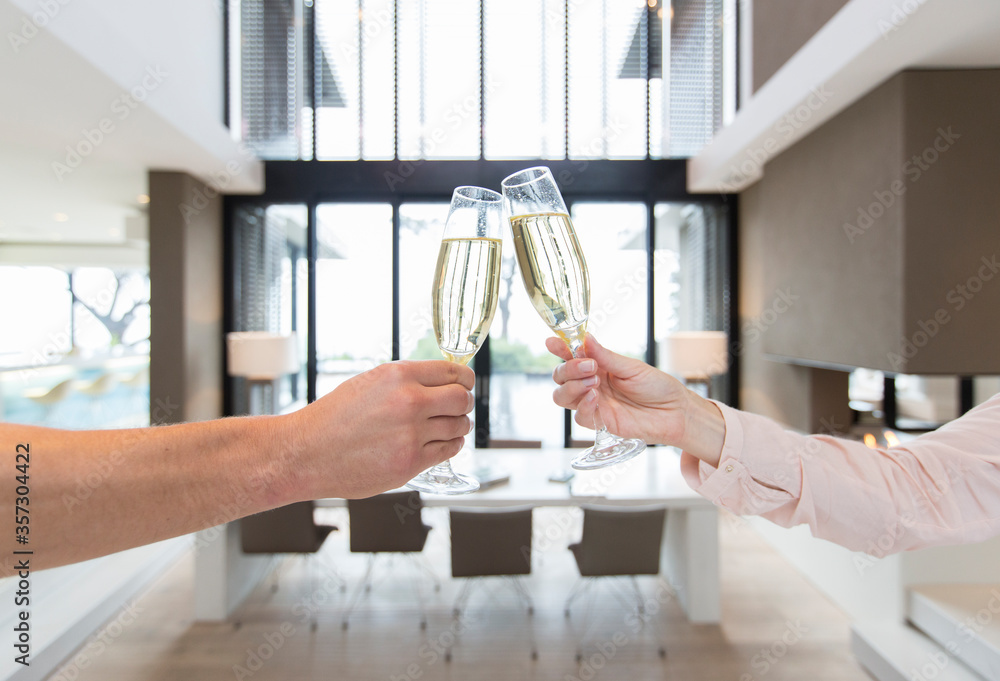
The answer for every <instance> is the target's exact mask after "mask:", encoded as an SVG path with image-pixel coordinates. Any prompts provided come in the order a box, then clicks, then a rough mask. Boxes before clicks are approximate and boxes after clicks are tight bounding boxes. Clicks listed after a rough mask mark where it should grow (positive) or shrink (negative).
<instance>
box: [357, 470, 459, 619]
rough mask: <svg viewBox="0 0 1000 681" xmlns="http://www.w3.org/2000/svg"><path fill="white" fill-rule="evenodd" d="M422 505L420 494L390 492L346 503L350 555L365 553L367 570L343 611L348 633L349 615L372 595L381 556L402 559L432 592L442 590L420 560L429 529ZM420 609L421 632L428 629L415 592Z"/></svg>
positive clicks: (420, 601) (418, 588)
mask: <svg viewBox="0 0 1000 681" xmlns="http://www.w3.org/2000/svg"><path fill="white" fill-rule="evenodd" d="M422 511H423V501H422V499H421V498H420V492H416V491H412V490H408V491H405V492H389V493H386V494H379V495H377V496H374V497H369V498H367V499H348V500H347V514H348V518H349V522H350V525H351V534H350V550H351V553H367V554H369V555H368V567H367V569H366V570H365V575H364V578H363V579H362V581H361V583H360V584H359V585H358V588H357V590H356V591H355V592H354V596H353V597H352V598H351V601H350V602H349V603H348V605H347V608H346V609H345V610H344V615H343V621H342V622H341V626H342V628H343V629H347V628H348V626H349V624H348V623H349V619H350V616H351V613H352V612H353V611H354V609H355V607H357V605H358V602H359V601H360V600H361V598H362V596H363V595H364V594H367V593H369V592H371V588H372V583H373V580H374V574H375V565H376V559H377V558H378V557H380V556H403V557H404V558H406V559H408V561H409V562H410V563H411V564H412V565H413V566H414V567H415V568H416V569H418V570H419V571H421V572H422V573H424V574H426V575H428V576H429V577H430V578H431V579H432V580H433V583H434V590H435V591H440V590H441V583H440V580H438V578H437V576H436V575H435V574H434V573H433V571H432V570H431V569H430V567H429V566H427V564H426V563H424V562H422V561H421V560H420V557H421V554H422V552H423V550H424V545H425V544H426V543H427V535H428V534H429V533H430V531H431V529H432V528H431V526H430V525H425V524H424V522H423V519H422ZM416 591H417V599H418V602H419V605H420V628H421V629H426V628H427V614H426V612H425V611H424V607H423V594H422V593H421V590H420V587H419V585H418V586H417V588H416Z"/></svg>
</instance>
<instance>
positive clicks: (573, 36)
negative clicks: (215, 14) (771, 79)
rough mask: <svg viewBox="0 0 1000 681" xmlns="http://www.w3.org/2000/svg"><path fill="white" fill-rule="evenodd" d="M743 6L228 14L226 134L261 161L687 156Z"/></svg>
mask: <svg viewBox="0 0 1000 681" xmlns="http://www.w3.org/2000/svg"><path fill="white" fill-rule="evenodd" d="M733 1H734V0H672V1H671V0H667V2H664V0H480V1H479V2H453V1H448V0H406V1H405V2H401V1H399V0H229V2H230V5H229V6H230V10H229V11H230V17H231V20H230V28H229V30H230V37H229V42H230V46H231V47H230V64H231V67H232V68H233V69H234V74H233V76H232V77H231V78H230V82H231V83H233V84H234V88H233V90H234V93H233V94H232V96H231V97H230V112H231V117H232V120H231V121H230V127H231V129H233V130H234V131H236V132H237V134H238V135H239V136H240V137H241V138H242V139H244V140H246V141H247V142H248V143H249V144H250V145H251V146H252V148H253V149H254V150H255V151H256V152H257V153H258V154H259V155H260V156H261V157H262V158H265V159H303V160H305V159H311V158H317V159H322V160H359V159H363V160H382V159H393V158H398V159H480V158H482V159H515V158H520V159H527V158H543V159H567V158H594V159H597V158H601V159H627V158H676V157H684V156H688V155H691V154H693V153H695V152H697V151H698V149H700V148H701V147H702V146H703V145H704V144H705V143H706V142H707V141H708V140H709V139H710V138H711V136H712V134H713V133H714V132H715V130H716V129H717V128H718V126H719V125H720V124H721V123H722V118H723V110H724V108H726V107H727V106H730V104H729V103H728V99H727V96H726V93H727V92H731V91H733V90H734V86H733V84H732V83H731V82H730V81H731V80H732V74H733V73H734V72H735V68H734V66H733V64H732V62H733V60H734V55H733V50H732V49H729V48H727V46H728V45H731V44H732V37H731V35H730V33H731V32H732V30H733V28H732V26H731V22H726V21H724V20H723V19H724V15H725V7H726V6H727V5H728V4H732V2H733ZM731 13H732V12H730V14H731ZM730 99H731V98H730ZM724 100H725V101H724Z"/></svg>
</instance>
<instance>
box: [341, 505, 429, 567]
mask: <svg viewBox="0 0 1000 681" xmlns="http://www.w3.org/2000/svg"><path fill="white" fill-rule="evenodd" d="M423 506H424V504H423V501H422V500H421V499H420V492H415V491H407V492H390V493H389V494H379V495H377V496H374V497H369V498H368V499H348V500H347V512H348V515H349V516H350V519H351V552H352V553H410V552H415V551H423V550H424V544H425V543H426V542H427V533H428V532H430V531H431V528H430V526H428V525H424V523H423V521H422V520H421V510H422V509H423Z"/></svg>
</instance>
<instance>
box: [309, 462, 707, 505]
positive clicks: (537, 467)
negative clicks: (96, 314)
mask: <svg viewBox="0 0 1000 681" xmlns="http://www.w3.org/2000/svg"><path fill="white" fill-rule="evenodd" d="M577 452H578V450H575V449H552V448H547V449H477V450H472V451H471V452H470V453H467V454H465V455H462V456H459V457H456V459H454V460H453V462H452V463H453V465H454V468H455V470H457V471H459V472H464V473H471V474H472V475H473V476H476V471H477V469H479V468H480V467H483V466H492V467H494V468H497V469H502V470H504V471H507V472H509V473H510V481H509V482H505V483H501V484H498V485H496V486H493V487H490V488H488V489H485V490H483V491H480V492H476V493H475V494H464V495H456V496H446V495H438V494H423V499H424V505H425V506H454V507H463V506H464V507H488V506H519V505H532V506H579V505H581V504H605V505H614V506H641V505H660V506H666V507H667V508H712V507H713V506H712V503H711V502H710V501H708V500H707V499H705V498H704V497H702V496H700V495H699V494H697V493H696V492H695V491H694V490H692V489H691V488H690V487H689V486H688V484H687V482H685V481H684V478H683V477H682V476H681V471H680V452H679V451H678V450H677V449H675V448H673V447H650V448H648V449H647V450H646V451H645V452H643V453H642V454H640V455H639V456H637V457H635V458H634V459H632V460H631V461H627V462H625V463H623V464H618V465H615V466H609V467H608V468H603V469H600V470H596V471H573V472H574V477H573V479H572V481H571V482H569V483H564V482H550V481H549V479H548V478H549V475H550V474H551V473H553V472H554V471H557V470H559V469H560V468H569V462H570V460H571V459H572V458H573V457H574V456H575V455H576V454H577ZM343 504H344V500H343V499H322V500H320V501H318V502H317V505H320V506H341V505H343Z"/></svg>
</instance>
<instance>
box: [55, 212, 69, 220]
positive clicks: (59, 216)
mask: <svg viewBox="0 0 1000 681" xmlns="http://www.w3.org/2000/svg"><path fill="white" fill-rule="evenodd" d="M52 219H53V220H55V221H56V222H66V221H67V220H69V216H68V215H66V213H55V214H53V216H52Z"/></svg>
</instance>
